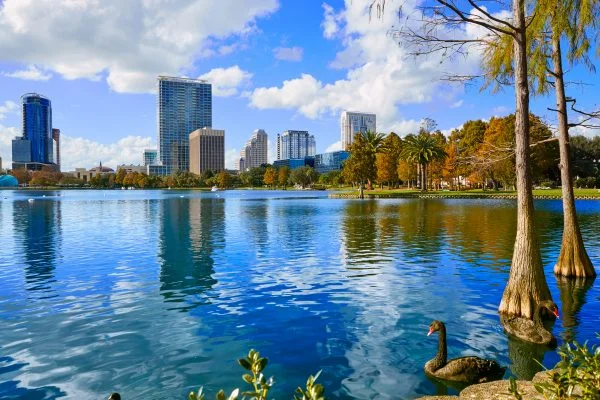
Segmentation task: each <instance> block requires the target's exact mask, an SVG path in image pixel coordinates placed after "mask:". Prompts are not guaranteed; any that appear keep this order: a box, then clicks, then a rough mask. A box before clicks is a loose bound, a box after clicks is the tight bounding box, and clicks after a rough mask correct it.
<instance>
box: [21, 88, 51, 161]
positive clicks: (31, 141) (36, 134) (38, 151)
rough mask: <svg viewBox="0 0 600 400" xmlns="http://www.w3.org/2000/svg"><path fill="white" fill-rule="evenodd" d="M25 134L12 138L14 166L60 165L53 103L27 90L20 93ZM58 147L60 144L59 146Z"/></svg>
mask: <svg viewBox="0 0 600 400" xmlns="http://www.w3.org/2000/svg"><path fill="white" fill-rule="evenodd" d="M21 101H22V116H23V134H22V136H21V137H17V138H15V139H14V140H13V143H12V148H13V157H12V158H13V168H15V167H21V168H22V167H25V168H27V169H41V168H42V167H43V166H50V167H52V168H57V165H56V160H55V158H54V143H55V140H56V141H57V143H58V139H57V138H55V137H54V136H53V135H52V105H51V103H50V100H49V99H48V98H47V97H44V96H42V95H40V94H37V93H27V94H24V95H23V96H22V97H21ZM57 147H58V146H57Z"/></svg>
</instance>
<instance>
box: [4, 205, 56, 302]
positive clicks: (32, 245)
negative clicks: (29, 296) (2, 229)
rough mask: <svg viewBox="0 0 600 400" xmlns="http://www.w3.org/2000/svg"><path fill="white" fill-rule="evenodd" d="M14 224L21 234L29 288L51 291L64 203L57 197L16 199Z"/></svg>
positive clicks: (26, 286) (44, 291)
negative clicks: (27, 199) (49, 198)
mask: <svg viewBox="0 0 600 400" xmlns="http://www.w3.org/2000/svg"><path fill="white" fill-rule="evenodd" d="M13 224H14V229H15V232H16V234H17V235H18V236H20V244H21V248H22V253H21V254H22V256H23V259H24V262H25V264H26V267H25V288H26V289H27V290H30V291H41V292H42V293H45V296H47V293H46V292H48V291H49V290H50V289H51V284H52V282H54V270H55V268H56V263H57V262H59V261H60V260H59V259H60V251H61V234H60V233H61V232H60V231H61V203H60V202H59V201H53V200H41V199H38V200H35V201H32V202H28V201H15V203H14V207H13Z"/></svg>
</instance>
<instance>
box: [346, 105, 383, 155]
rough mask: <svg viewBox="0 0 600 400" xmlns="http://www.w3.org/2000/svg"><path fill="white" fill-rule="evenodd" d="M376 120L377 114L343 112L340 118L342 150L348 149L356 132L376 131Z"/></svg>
mask: <svg viewBox="0 0 600 400" xmlns="http://www.w3.org/2000/svg"><path fill="white" fill-rule="evenodd" d="M376 120H377V118H376V116H375V114H369V113H361V112H351V111H344V112H342V115H341V118H340V125H341V127H342V135H341V142H342V150H348V147H349V146H350V145H351V144H352V139H353V138H354V135H355V134H357V133H359V132H361V133H365V132H376V128H377V124H376Z"/></svg>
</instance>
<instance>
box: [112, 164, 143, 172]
mask: <svg viewBox="0 0 600 400" xmlns="http://www.w3.org/2000/svg"><path fill="white" fill-rule="evenodd" d="M121 169H124V170H125V173H127V174H128V173H130V172H137V173H140V174H147V173H148V167H147V166H146V165H133V164H129V165H127V164H121V165H117V172H119V170H121Z"/></svg>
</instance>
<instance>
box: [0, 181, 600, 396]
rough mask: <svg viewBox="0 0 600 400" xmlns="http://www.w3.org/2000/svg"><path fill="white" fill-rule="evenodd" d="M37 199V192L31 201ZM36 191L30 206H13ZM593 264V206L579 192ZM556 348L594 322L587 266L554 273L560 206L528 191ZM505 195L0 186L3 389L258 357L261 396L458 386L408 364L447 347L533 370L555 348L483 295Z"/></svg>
mask: <svg viewBox="0 0 600 400" xmlns="http://www.w3.org/2000/svg"><path fill="white" fill-rule="evenodd" d="M44 196H45V197H44ZM29 198H33V199H34V200H33V201H28V199H29ZM577 209H578V212H579V216H580V223H581V226H582V231H583V236H584V240H585V242H586V245H587V249H588V251H589V253H590V257H591V258H592V262H593V263H594V264H595V266H596V268H597V269H599V268H600V201H578V202H577ZM536 212H537V213H536V221H537V228H538V231H539V236H540V242H541V244H542V257H543V261H544V265H545V268H546V276H547V279H548V284H549V285H550V288H551V291H552V296H553V298H554V300H555V301H556V302H557V304H558V305H559V308H560V311H561V319H560V320H558V321H557V322H556V323H555V325H554V327H553V331H554V334H555V335H556V336H557V337H558V338H559V342H563V341H564V340H567V339H573V338H576V339H577V340H580V341H584V340H588V339H589V340H592V342H594V339H595V332H596V331H600V301H599V300H600V279H598V280H596V282H593V283H588V284H587V285H583V284H557V281H556V279H555V277H554V275H553V274H552V266H553V263H554V261H555V260H556V258H557V256H558V251H559V247H560V240H561V235H562V206H561V203H560V201H537V202H536ZM515 224H516V210H515V202H514V201H510V200H507V201H503V200H435V199H428V200H418V199H389V200H365V201H360V200H343V199H339V200H338V199H335V200H334V199H327V198H326V193H324V192H270V191H228V192H218V193H200V192H194V191H175V190H170V191H45V192H33V191H27V192H26V191H6V190H5V191H0V238H1V245H0V322H1V329H0V398H6V399H21V398H22V399H54V398H61V397H64V398H79V399H101V398H106V397H107V395H108V394H109V393H110V392H111V391H119V392H120V393H121V394H122V395H123V398H124V400H130V399H142V398H143V399H159V398H160V399H184V398H185V396H186V394H187V393H188V392H189V391H190V390H191V389H197V388H198V386H200V385H203V386H204V388H205V390H206V391H208V393H209V396H208V397H209V398H214V397H213V396H214V394H215V393H216V391H217V390H218V389H220V388H224V389H226V391H227V390H231V389H233V388H234V387H240V386H242V385H243V382H242V380H241V378H240V377H241V374H242V372H243V371H242V369H241V368H240V367H239V366H238V365H237V363H236V359H237V358H239V357H242V356H244V355H245V354H246V353H247V351H248V350H249V349H250V348H255V349H257V350H259V351H260V352H261V353H262V354H264V355H265V356H267V357H268V358H269V360H270V363H269V366H268V367H267V370H266V375H267V376H270V375H274V376H275V380H276V384H275V386H274V388H273V391H272V396H271V397H272V398H276V399H289V398H291V397H292V392H293V390H294V388H295V387H296V386H299V385H304V383H305V382H306V378H307V377H308V375H309V374H314V373H316V372H317V371H319V370H323V372H322V374H321V377H320V378H319V381H320V382H321V383H324V384H325V385H326V390H327V391H326V393H327V397H328V398H330V399H346V398H357V399H372V398H390V399H392V398H393V399H399V398H406V399H411V398H414V397H417V396H419V395H424V394H434V393H447V392H449V393H455V392H453V391H452V390H449V389H446V388H445V387H444V386H442V385H440V384H436V383H435V382H432V381H430V380H429V379H428V378H426V377H425V376H424V373H423V365H424V364H425V362H426V361H427V360H429V359H430V358H432V357H433V356H434V355H435V352H436V350H437V336H435V337H434V336H432V337H427V336H426V334H427V330H428V325H429V323H430V322H431V321H432V320H433V319H440V320H443V321H445V322H446V324H447V328H448V335H449V343H448V345H449V349H448V353H449V356H450V357H457V356H461V355H479V356H482V357H488V358H493V359H496V360H498V361H500V362H501V363H502V364H504V365H509V366H510V371H509V372H508V373H507V375H508V374H509V373H512V374H514V375H517V376H519V377H522V378H530V377H531V376H532V375H533V374H534V373H535V372H536V371H537V366H536V363H535V362H534V361H532V357H537V358H539V359H541V360H543V363H544V365H546V366H552V365H554V363H555V362H556V361H557V359H558V358H557V356H556V354H555V353H554V352H553V351H547V350H546V349H544V348H543V347H536V346H528V345H524V344H522V343H520V342H516V341H512V340H510V341H509V340H508V339H507V337H506V335H505V334H504V333H503V331H502V328H501V325H500V324H499V321H498V314H497V311H496V310H497V305H498V304H499V301H500V298H501V296H502V291H503V288H504V284H505V282H506V279H507V277H508V270H509V265H510V258H511V255H512V246H513V240H514V232H515V229H516V228H515Z"/></svg>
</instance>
